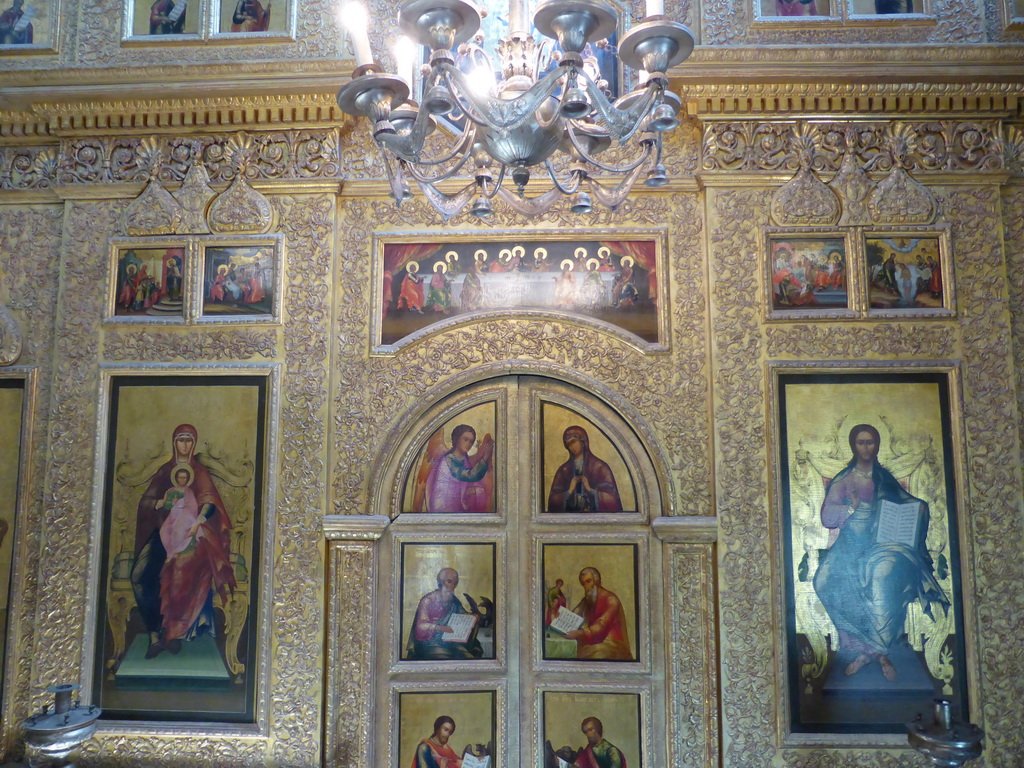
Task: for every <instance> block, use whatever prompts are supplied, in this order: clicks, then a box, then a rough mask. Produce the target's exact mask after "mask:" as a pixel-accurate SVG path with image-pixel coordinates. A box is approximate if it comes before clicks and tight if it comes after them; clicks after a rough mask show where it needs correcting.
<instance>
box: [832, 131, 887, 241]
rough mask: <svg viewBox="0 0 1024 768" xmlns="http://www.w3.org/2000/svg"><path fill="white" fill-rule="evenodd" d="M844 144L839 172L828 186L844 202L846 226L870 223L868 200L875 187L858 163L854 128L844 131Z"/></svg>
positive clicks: (843, 218)
mask: <svg viewBox="0 0 1024 768" xmlns="http://www.w3.org/2000/svg"><path fill="white" fill-rule="evenodd" d="M843 143H844V144H845V149H844V150H843V159H842V162H840V164H839V171H838V172H837V173H836V175H835V176H833V177H832V180H831V181H830V182H829V183H828V185H829V187H831V188H832V190H833V191H834V192H835V193H836V194H837V195H838V196H839V197H840V198H841V199H842V200H843V201H844V205H843V217H842V220H843V221H844V222H845V223H846V224H860V223H865V222H867V221H868V208H867V203H866V200H867V197H868V195H869V194H870V193H871V190H872V189H873V188H874V186H875V185H874V182H872V181H871V179H870V178H868V174H867V172H866V171H865V170H864V168H863V167H862V166H861V165H860V163H858V162H857V153H856V147H857V131H856V129H855V128H854V127H853V126H847V127H846V129H845V130H844V131H843Z"/></svg>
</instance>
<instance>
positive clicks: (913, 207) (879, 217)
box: [868, 123, 937, 224]
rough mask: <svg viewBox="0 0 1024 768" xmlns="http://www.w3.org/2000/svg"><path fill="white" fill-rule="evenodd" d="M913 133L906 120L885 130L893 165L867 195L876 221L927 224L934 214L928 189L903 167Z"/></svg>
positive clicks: (911, 143) (933, 206)
mask: <svg viewBox="0 0 1024 768" xmlns="http://www.w3.org/2000/svg"><path fill="white" fill-rule="evenodd" d="M916 141H917V137H916V136H915V135H914V132H913V130H912V129H911V128H910V126H908V125H907V124H906V123H897V124H896V125H894V126H892V127H891V129H890V131H889V136H888V139H887V142H886V143H887V144H888V147H889V153H890V155H891V156H892V163H893V167H892V170H891V171H890V172H889V175H888V176H886V177H885V178H884V179H882V180H881V181H880V182H878V184H877V185H876V186H875V188H874V189H873V190H872V191H871V194H870V195H869V196H868V210H869V211H871V217H872V219H873V220H874V221H875V222H877V223H879V224H929V223H931V222H932V220H933V219H934V218H935V211H936V208H937V206H936V204H935V198H934V197H933V196H932V193H931V192H929V191H928V189H927V188H926V187H925V186H924V185H923V184H921V183H920V182H919V181H916V180H915V179H914V178H913V177H911V175H910V174H909V173H907V171H906V164H907V156H908V155H909V154H910V153H911V152H912V151H914V149H915V148H916Z"/></svg>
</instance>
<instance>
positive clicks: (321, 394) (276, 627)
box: [268, 195, 335, 765]
mask: <svg viewBox="0 0 1024 768" xmlns="http://www.w3.org/2000/svg"><path fill="white" fill-rule="evenodd" d="M272 202H273V205H274V208H275V214H276V217H277V220H278V221H280V222H281V231H282V232H283V233H284V234H285V235H286V242H287V247H288V274H287V276H286V277H287V280H286V283H285V291H284V301H285V307H286V314H287V317H288V333H287V334H285V336H284V341H283V347H284V349H283V352H284V359H285V363H286V373H285V377H284V397H283V398H282V408H281V430H280V435H281V440H280V442H281V447H282V453H281V460H280V464H279V467H278V487H279V488H280V489H281V491H280V497H279V499H278V508H277V520H278V523H277V532H276V536H277V540H278V542H279V545H278V548H277V551H276V553H275V557H274V582H275V583H274V586H273V589H274V594H277V595H284V594H286V595H289V599H288V600H287V601H275V605H274V609H273V612H272V617H271V636H272V637H273V638H274V644H275V649H276V651H275V654H274V656H273V660H272V669H271V689H272V691H273V695H272V696H271V697H270V700H269V702H268V703H269V706H270V719H271V723H272V728H273V741H272V744H271V747H270V754H269V757H268V759H269V760H270V761H271V762H273V763H276V764H278V765H307V764H309V763H311V762H313V763H316V762H319V757H318V755H319V751H320V742H321V739H320V722H321V721H320V715H321V695H320V691H321V685H322V682H321V681H322V677H323V647H322V644H321V641H320V638H321V636H322V626H323V596H322V593H321V590H320V589H316V588H311V587H310V585H311V584H321V583H322V579H323V573H324V566H323V555H322V554H321V551H320V544H321V541H322V539H321V533H320V518H321V516H322V515H323V510H324V504H325V499H326V469H325V466H326V446H327V427H326V424H327V404H328V401H327V386H326V382H327V381H328V378H329V377H328V372H327V366H328V354H329V348H330V347H329V340H328V339H329V337H328V332H329V327H330V320H329V318H330V304H329V301H330V299H329V297H330V295H331V290H330V285H331V269H332V241H333V233H334V226H335V217H334V210H335V200H334V197H333V196H332V195H302V196H280V197H274V198H273V200H272Z"/></svg>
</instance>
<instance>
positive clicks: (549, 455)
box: [540, 402, 637, 515]
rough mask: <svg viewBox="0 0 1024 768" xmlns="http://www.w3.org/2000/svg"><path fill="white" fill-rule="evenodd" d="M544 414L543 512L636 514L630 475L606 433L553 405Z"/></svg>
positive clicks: (544, 406) (587, 420) (542, 449)
mask: <svg viewBox="0 0 1024 768" xmlns="http://www.w3.org/2000/svg"><path fill="white" fill-rule="evenodd" d="M540 415H541V466H542V472H541V489H540V499H541V504H542V507H543V508H542V511H543V512H549V513H554V514H557V513H571V514H585V515H590V514H601V513H612V512H636V511H637V503H636V491H635V489H634V486H633V478H632V475H631V474H630V471H629V469H628V468H627V466H626V462H625V461H624V460H623V457H622V453H621V452H620V451H619V449H618V448H617V447H616V446H615V443H614V442H613V441H612V440H611V439H610V438H609V437H608V435H607V434H606V433H605V431H604V430H602V429H601V428H600V427H598V425H597V424H595V423H594V422H593V421H592V420H590V419H587V418H585V417H584V416H582V415H580V414H579V413H578V412H576V411H574V410H572V409H570V408H566V407H564V406H562V405H557V404H555V403H550V402H543V403H542V406H541V413H540Z"/></svg>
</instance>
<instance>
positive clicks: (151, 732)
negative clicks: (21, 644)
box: [80, 363, 283, 749]
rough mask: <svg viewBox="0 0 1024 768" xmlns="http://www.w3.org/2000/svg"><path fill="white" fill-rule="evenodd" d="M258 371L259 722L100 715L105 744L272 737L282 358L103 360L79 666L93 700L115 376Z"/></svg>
mask: <svg viewBox="0 0 1024 768" xmlns="http://www.w3.org/2000/svg"><path fill="white" fill-rule="evenodd" d="M246 374H248V375H250V376H251V375H258V376H265V377H266V378H267V382H268V391H267V412H266V419H267V423H266V444H265V455H266V461H265V463H264V477H263V483H264V486H263V487H264V489H265V490H264V494H263V498H264V509H263V527H262V530H263V541H262V550H261V551H260V552H259V562H260V572H261V580H262V581H261V584H260V587H259V593H258V594H257V595H256V604H255V611H254V613H255V616H256V630H255V631H256V633H257V640H256V648H257V654H256V655H257V659H256V664H257V672H256V676H257V677H256V684H255V693H254V698H255V722H253V723H249V724H245V723H243V724H237V725H236V724H226V723H208V722H166V721H123V720H100V721H99V723H98V726H97V731H96V736H95V739H94V740H95V742H96V744H97V746H99V747H100V748H101V749H102V748H103V745H104V744H108V743H109V742H110V741H114V742H117V741H118V740H119V739H121V738H123V737H125V736H134V737H139V736H175V735H177V736H185V735H189V736H195V734H196V733H197V732H201V733H203V735H204V736H215V737H216V736H220V737H234V738H238V737H249V738H251V737H261V738H269V737H270V721H269V709H270V697H271V691H270V680H271V661H272V642H271V640H272V637H273V634H272V632H271V623H272V622H271V618H272V616H271V608H272V606H273V604H274V600H273V595H274V591H275V590H274V587H275V584H274V561H275V557H274V554H275V550H276V547H277V539H276V533H277V520H276V506H277V493H278V491H277V476H276V473H275V472H274V471H272V470H273V467H274V466H275V464H276V456H277V451H278V440H279V434H278V431H279V429H280V427H279V420H280V408H281V387H282V378H283V366H282V365H281V364H280V363H236V364H216V365H209V366H206V365H184V364H174V363H166V364H155V365H136V366H122V365H112V364H102V365H101V366H100V375H101V382H100V393H99V402H98V407H97V413H96V423H97V431H96V446H95V456H94V469H93V488H92V499H93V502H92V510H91V516H90V519H91V524H90V540H91V544H90V547H89V553H88V564H87V567H86V571H87V573H86V582H87V585H88V586H87V590H86V605H87V608H86V612H85V613H86V615H85V621H84V626H85V627H86V636H85V638H84V639H83V642H82V651H81V656H80V669H81V671H82V680H81V685H82V689H81V691H82V699H83V700H89V699H90V698H92V695H93V691H92V689H93V679H92V671H93V669H94V664H95V658H96V653H95V651H96V643H97V638H96V635H95V632H94V629H93V628H94V627H95V626H96V622H97V613H98V610H99V605H100V600H101V595H100V594H99V585H100V579H101V576H100V563H101V562H102V553H101V551H100V548H101V546H102V541H103V504H104V498H103V494H104V475H105V471H106V457H107V448H108V440H109V438H110V436H109V435H108V434H107V429H106V425H107V423H108V420H109V415H110V386H111V379H112V378H113V377H114V376H168V375H183V376H188V375H192V376H197V377H198V376H203V377H208V376H232V375H236V376H237V375H246Z"/></svg>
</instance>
